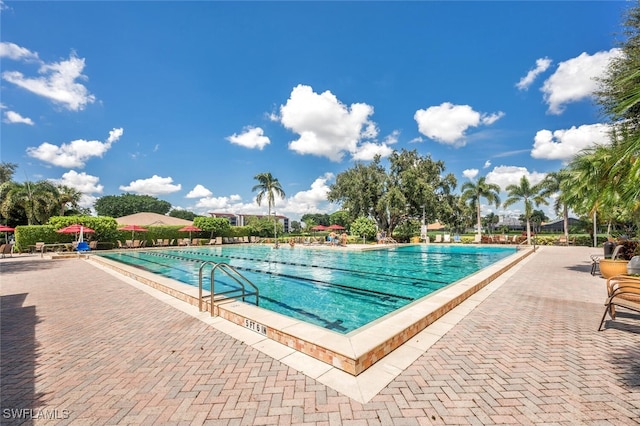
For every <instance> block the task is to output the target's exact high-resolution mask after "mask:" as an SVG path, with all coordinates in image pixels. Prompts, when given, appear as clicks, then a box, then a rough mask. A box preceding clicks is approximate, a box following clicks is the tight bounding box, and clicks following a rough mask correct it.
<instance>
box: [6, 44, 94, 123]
mask: <svg viewBox="0 0 640 426" xmlns="http://www.w3.org/2000/svg"><path fill="white" fill-rule="evenodd" d="M9 50H10V51H11V54H13V55H16V54H18V55H19V54H20V52H17V53H16V52H15V49H14V48H9ZM25 50H26V49H25ZM27 52H28V51H27ZM19 58H20V59H23V58H24V55H23V56H20V57H19ZM84 66H85V63H84V58H78V57H77V56H76V54H75V52H72V53H71V55H70V56H69V59H68V60H66V61H60V62H53V63H50V64H47V63H42V62H41V65H40V69H39V70H38V73H39V74H41V76H40V77H27V76H25V75H24V74H22V73H21V72H19V71H5V72H3V73H2V78H3V79H5V80H6V81H8V82H9V83H13V84H15V85H16V86H18V87H21V88H23V89H25V90H28V91H29V92H32V93H34V94H36V95H38V96H42V97H44V98H47V99H50V100H51V101H53V102H55V103H57V104H60V105H62V106H63V107H64V108H67V109H69V110H71V111H79V110H83V109H84V108H85V106H86V105H87V104H90V103H93V102H95V96H94V95H92V94H91V93H89V90H88V89H87V88H86V87H85V86H84V85H83V84H81V83H78V81H77V80H86V79H87V77H86V76H85V75H84V74H82V71H83V70H84Z"/></svg>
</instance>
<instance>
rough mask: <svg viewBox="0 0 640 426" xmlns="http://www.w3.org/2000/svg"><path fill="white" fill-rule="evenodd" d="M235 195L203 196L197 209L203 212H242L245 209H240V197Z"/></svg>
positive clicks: (197, 204)
mask: <svg viewBox="0 0 640 426" xmlns="http://www.w3.org/2000/svg"><path fill="white" fill-rule="evenodd" d="M235 197H239V195H237V196H231V197H211V196H209V197H203V198H201V199H200V200H198V202H197V203H196V209H198V211H202V212H207V213H208V212H229V213H242V212H244V210H242V209H240V207H241V205H239V203H238V201H239V200H238V199H237V198H235Z"/></svg>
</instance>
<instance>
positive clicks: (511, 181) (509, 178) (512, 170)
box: [487, 166, 546, 191]
mask: <svg viewBox="0 0 640 426" xmlns="http://www.w3.org/2000/svg"><path fill="white" fill-rule="evenodd" d="M522 176H526V177H527V179H529V183H531V185H535V184H537V183H539V182H541V181H542V179H544V177H545V176H546V173H538V172H530V171H529V170H527V168H526V167H518V166H498V167H494V168H493V170H492V171H490V172H489V173H487V182H488V183H495V184H497V185H499V186H500V188H502V191H505V188H506V187H507V186H509V185H519V184H520V178H522Z"/></svg>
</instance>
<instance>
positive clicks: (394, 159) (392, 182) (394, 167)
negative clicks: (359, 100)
mask: <svg viewBox="0 0 640 426" xmlns="http://www.w3.org/2000/svg"><path fill="white" fill-rule="evenodd" d="M380 160H381V157H380V156H376V157H375V158H374V159H373V161H371V162H370V163H369V164H367V165H365V164H363V163H356V164H355V166H354V167H352V168H350V169H347V170H345V171H344V172H342V173H339V174H338V175H337V176H336V182H335V183H334V184H333V185H331V188H330V190H329V193H328V194H327V199H328V200H329V201H332V202H337V203H340V204H341V207H342V208H343V209H344V210H346V211H348V212H349V218H350V220H355V219H356V218H358V217H368V218H372V219H374V220H375V222H376V224H377V226H378V228H380V229H385V230H387V231H388V234H389V235H391V234H392V233H393V229H394V228H395V227H396V226H397V225H398V224H399V223H400V222H402V221H403V220H406V219H407V217H418V216H420V215H422V212H423V209H424V211H425V212H426V213H428V215H429V217H431V218H432V219H436V218H441V217H447V218H449V219H450V218H451V217H452V216H451V214H450V212H451V211H453V209H452V208H450V207H451V206H450V204H451V205H453V204H455V202H456V200H454V199H453V198H455V197H453V198H452V197H451V193H452V191H453V190H454V189H455V187H456V184H457V183H456V179H455V177H454V176H453V175H452V174H447V175H445V174H444V163H443V162H441V161H433V160H432V159H431V157H429V156H425V157H421V156H420V155H418V153H417V151H415V150H413V151H406V150H402V151H400V152H397V151H396V152H394V153H392V154H391V155H390V156H389V171H388V172H387V171H386V170H385V168H384V167H383V166H382V165H381V164H380Z"/></svg>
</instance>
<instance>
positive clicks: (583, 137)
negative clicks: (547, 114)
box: [531, 123, 611, 161]
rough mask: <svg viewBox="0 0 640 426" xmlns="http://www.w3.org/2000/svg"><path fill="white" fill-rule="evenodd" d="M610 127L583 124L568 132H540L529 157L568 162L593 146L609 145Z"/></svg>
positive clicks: (573, 127)
mask: <svg viewBox="0 0 640 426" xmlns="http://www.w3.org/2000/svg"><path fill="white" fill-rule="evenodd" d="M610 130H611V126H609V125H607V124H599V123H598V124H585V125H582V126H580V127H576V126H572V127H571V128H570V129H568V130H556V131H554V132H551V131H550V130H546V129H545V130H540V131H538V132H537V133H536V136H535V138H534V141H535V142H534V144H533V149H532V150H531V156H532V157H533V158H543V159H546V160H563V161H568V160H570V159H571V158H573V156H575V155H576V154H577V153H578V152H580V151H582V150H583V149H585V148H588V147H590V146H592V145H594V144H598V145H608V144H610V142H611V141H610V137H609V132H610Z"/></svg>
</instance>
